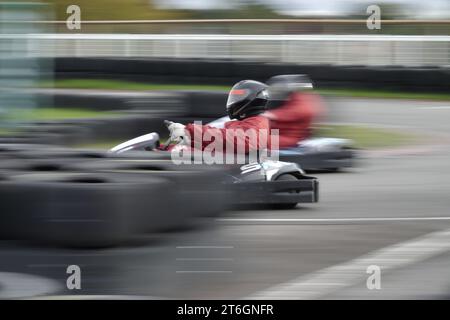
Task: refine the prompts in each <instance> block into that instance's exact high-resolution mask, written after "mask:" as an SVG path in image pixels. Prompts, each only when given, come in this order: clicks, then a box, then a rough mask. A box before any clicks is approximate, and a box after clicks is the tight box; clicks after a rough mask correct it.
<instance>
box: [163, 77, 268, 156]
mask: <svg viewBox="0 0 450 320" xmlns="http://www.w3.org/2000/svg"><path fill="white" fill-rule="evenodd" d="M267 102H268V92H267V85H265V84H264V83H261V82H258V81H253V80H243V81H240V82H238V83H236V84H235V85H234V86H233V88H232V89H231V91H230V93H229V95H228V100H227V106H226V110H227V113H228V115H229V117H230V119H231V121H228V122H226V123H225V124H224V127H223V128H215V127H212V126H208V125H198V124H192V123H190V124H187V125H186V126H183V125H182V124H179V123H173V124H171V125H170V126H169V127H168V128H169V131H170V138H171V140H173V141H179V140H180V139H184V140H185V141H188V143H187V144H190V145H191V146H192V147H193V148H197V149H201V150H204V148H206V147H207V146H208V145H209V144H210V143H211V142H212V141H214V139H218V138H219V139H221V140H222V141H221V143H222V145H223V148H224V149H223V153H225V152H227V151H229V150H234V151H233V153H237V152H239V151H240V150H242V151H243V152H244V153H245V154H247V153H249V152H251V151H259V150H262V149H266V148H268V144H269V140H270V139H269V135H270V126H269V119H268V118H266V117H263V116H261V114H262V113H263V112H264V111H266V105H267ZM252 133H253V134H252Z"/></svg>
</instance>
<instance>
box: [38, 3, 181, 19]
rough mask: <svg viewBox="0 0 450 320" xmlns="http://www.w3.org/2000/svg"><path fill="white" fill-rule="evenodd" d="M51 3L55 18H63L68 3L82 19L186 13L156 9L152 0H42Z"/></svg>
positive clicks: (170, 16)
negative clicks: (78, 12)
mask: <svg viewBox="0 0 450 320" xmlns="http://www.w3.org/2000/svg"><path fill="white" fill-rule="evenodd" d="M43 2H46V3H51V4H52V5H53V8H54V14H55V18H56V19H57V20H65V19H66V18H67V14H66V9H67V7H68V6H69V5H73V4H74V5H78V6H79V7H80V8H81V18H82V20H146V19H148V20H151V19H155V20H157V19H183V18H186V14H185V13H183V12H182V11H178V10H160V9H157V8H156V7H155V5H154V3H153V1H152V0H43Z"/></svg>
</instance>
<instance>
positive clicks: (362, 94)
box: [41, 79, 450, 101]
mask: <svg viewBox="0 0 450 320" xmlns="http://www.w3.org/2000/svg"><path fill="white" fill-rule="evenodd" d="M41 87H44V88H52V87H55V88H62V89H104V90H137V91H142V90H149V91H158V90H169V91H170V90H220V91H228V90H229V89H230V88H231V86H223V85H203V84H160V83H140V82H132V81H121V80H104V79H65V80H56V81H55V82H54V83H53V82H42V83H41ZM316 91H317V92H318V93H320V94H323V95H332V96H341V97H357V98H389V99H420V100H440V101H442V100H444V101H445V100H450V93H420V92H405V91H386V90H368V89H318V90H316Z"/></svg>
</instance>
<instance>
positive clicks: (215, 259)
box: [175, 258, 234, 261]
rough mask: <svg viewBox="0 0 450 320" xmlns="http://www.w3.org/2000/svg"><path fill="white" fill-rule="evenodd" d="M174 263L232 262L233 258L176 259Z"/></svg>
mask: <svg viewBox="0 0 450 320" xmlns="http://www.w3.org/2000/svg"><path fill="white" fill-rule="evenodd" d="M175 260H176V261H233V260H234V259H233V258H176V259H175Z"/></svg>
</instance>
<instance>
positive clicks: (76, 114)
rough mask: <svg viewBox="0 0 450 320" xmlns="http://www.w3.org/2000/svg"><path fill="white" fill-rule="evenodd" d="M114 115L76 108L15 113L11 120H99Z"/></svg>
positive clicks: (41, 109) (38, 109)
mask: <svg viewBox="0 0 450 320" xmlns="http://www.w3.org/2000/svg"><path fill="white" fill-rule="evenodd" d="M113 114H114V113H113V112H107V111H95V110H86V109H74V108H36V109H32V110H26V111H17V112H13V114H12V115H10V116H9V118H10V119H11V120H15V121H41V120H66V119H86V118H98V117H104V116H109V115H113Z"/></svg>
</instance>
